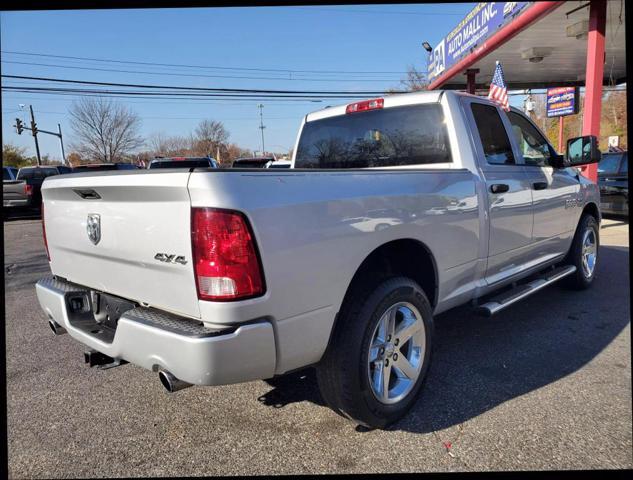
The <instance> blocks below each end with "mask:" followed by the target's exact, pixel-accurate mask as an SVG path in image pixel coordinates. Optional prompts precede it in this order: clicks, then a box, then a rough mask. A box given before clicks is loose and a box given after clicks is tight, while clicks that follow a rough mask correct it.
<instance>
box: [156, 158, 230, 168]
mask: <svg viewBox="0 0 633 480" xmlns="http://www.w3.org/2000/svg"><path fill="white" fill-rule="evenodd" d="M204 167H207V168H218V162H217V160H216V159H215V158H211V157H160V158H154V159H153V160H152V161H151V162H149V165H148V166H147V168H204Z"/></svg>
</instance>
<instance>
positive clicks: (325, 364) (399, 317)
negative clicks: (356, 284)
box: [316, 277, 433, 428]
mask: <svg viewBox="0 0 633 480" xmlns="http://www.w3.org/2000/svg"><path fill="white" fill-rule="evenodd" d="M432 333H433V317H432V309H431V305H430V303H429V301H428V299H427V298H426V295H425V294H424V291H423V290H422V289H421V288H420V286H419V285H418V284H417V283H416V282H414V281H413V280H411V279H408V278H405V277H396V278H391V279H388V280H386V281H384V282H382V283H381V284H379V285H378V286H377V287H375V288H373V289H372V288H364V289H363V288H358V289H356V294H352V295H351V296H350V298H349V300H348V301H346V303H345V305H344V306H343V308H342V309H341V313H340V317H339V319H338V322H337V327H336V329H335V331H334V332H333V338H332V342H331V344H330V346H329V348H328V351H327V352H326V354H325V356H324V358H323V359H322V361H321V362H320V364H319V365H318V366H317V369H316V371H317V381H318V383H319V388H320V390H321V394H322V396H323V398H324V400H325V401H326V403H327V404H328V405H329V406H330V407H331V408H333V409H334V410H335V411H337V412H339V413H341V414H342V415H344V416H346V417H347V418H350V419H351V420H353V421H355V422H356V423H358V424H361V425H364V426H366V427H370V428H384V427H386V426H387V425H389V424H390V423H393V422H395V421H396V420H398V419H399V418H401V417H402V416H403V415H405V414H406V413H407V411H408V410H409V409H410V408H411V406H412V405H413V403H414V401H415V400H416V397H417V395H418V393H419V391H420V389H421V387H422V384H423V382H424V379H425V377H426V372H427V370H428V368H429V363H430V355H431V340H432Z"/></svg>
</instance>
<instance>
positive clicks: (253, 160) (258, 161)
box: [232, 157, 275, 168]
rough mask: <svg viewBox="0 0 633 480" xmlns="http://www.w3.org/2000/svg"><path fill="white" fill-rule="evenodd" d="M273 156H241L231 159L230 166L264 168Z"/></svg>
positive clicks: (272, 160) (272, 159)
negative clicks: (231, 163)
mask: <svg viewBox="0 0 633 480" xmlns="http://www.w3.org/2000/svg"><path fill="white" fill-rule="evenodd" d="M274 161H275V157H242V158H238V159H236V160H234V161H233V165H232V168H265V167H266V164H268V163H269V162H274Z"/></svg>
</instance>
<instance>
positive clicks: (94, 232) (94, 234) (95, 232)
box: [86, 213, 101, 245]
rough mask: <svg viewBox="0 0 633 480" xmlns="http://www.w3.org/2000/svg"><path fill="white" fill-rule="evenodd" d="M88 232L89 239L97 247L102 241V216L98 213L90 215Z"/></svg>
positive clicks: (87, 224) (87, 226) (87, 225)
mask: <svg viewBox="0 0 633 480" xmlns="http://www.w3.org/2000/svg"><path fill="white" fill-rule="evenodd" d="M86 231H87V232H88V238H89V239H90V241H91V242H92V243H94V244H95V245H96V244H97V243H99V240H101V215H99V214H98V213H89V214H88V222H87V223H86Z"/></svg>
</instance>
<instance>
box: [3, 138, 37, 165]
mask: <svg viewBox="0 0 633 480" xmlns="http://www.w3.org/2000/svg"><path fill="white" fill-rule="evenodd" d="M25 152H26V148H24V147H18V146H16V145H13V144H11V143H3V144H2V164H3V165H4V166H5V167H17V168H20V167H25V166H27V165H34V164H36V163H37V162H36V161H35V158H34V157H27V156H26V155H25Z"/></svg>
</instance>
